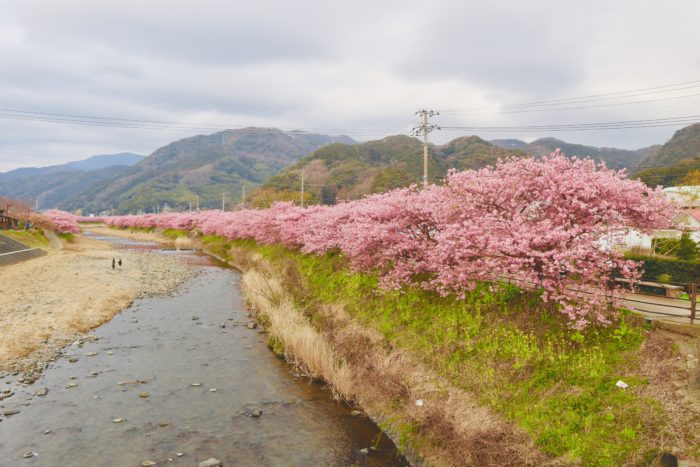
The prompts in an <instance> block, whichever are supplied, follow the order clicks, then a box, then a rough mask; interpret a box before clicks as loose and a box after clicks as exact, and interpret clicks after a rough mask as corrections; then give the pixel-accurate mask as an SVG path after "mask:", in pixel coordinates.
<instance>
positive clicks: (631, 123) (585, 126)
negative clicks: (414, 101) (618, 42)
mask: <svg viewBox="0 0 700 467" xmlns="http://www.w3.org/2000/svg"><path fill="white" fill-rule="evenodd" d="M698 121H700V115H687V116H679V117H664V118H655V119H645V120H622V121H614V122H595V123H568V124H548V125H518V126H476V125H475V126H443V127H441V129H443V130H461V131H463V130H470V131H589V130H606V129H628V128H651V127H660V126H677V125H687V124H690V123H695V122H698Z"/></svg>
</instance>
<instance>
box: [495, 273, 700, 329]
mask: <svg viewBox="0 0 700 467" xmlns="http://www.w3.org/2000/svg"><path fill="white" fill-rule="evenodd" d="M498 279H499V280H502V281H504V282H507V283H510V284H513V285H517V286H518V287H522V288H526V289H530V290H533V289H539V288H540V286H539V285H538V284H537V283H535V282H531V281H527V280H523V279H519V278H515V277H506V276H498ZM609 286H610V288H611V289H612V287H614V286H620V287H622V288H623V289H625V288H628V291H627V292H623V293H622V297H621V302H622V305H623V306H624V307H625V308H629V309H631V310H635V311H639V312H642V313H649V314H653V315H661V316H669V317H674V318H688V319H689V320H690V324H693V323H694V321H695V317H696V310H697V292H698V287H697V284H696V283H694V282H646V281H630V280H628V279H622V278H616V279H614V280H613V281H611V284H609ZM572 290H574V291H575V292H576V293H577V294H580V295H593V292H591V291H590V290H585V289H572Z"/></svg>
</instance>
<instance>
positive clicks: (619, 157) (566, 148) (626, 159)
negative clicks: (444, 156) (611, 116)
mask: <svg viewBox="0 0 700 467" xmlns="http://www.w3.org/2000/svg"><path fill="white" fill-rule="evenodd" d="M491 143H492V144H495V145H497V146H500V147H504V148H509V149H511V148H517V149H520V150H521V151H524V152H525V153H527V154H528V155H530V156H533V157H544V156H546V155H547V154H550V153H551V152H553V151H554V150H556V149H557V148H560V149H561V150H562V151H563V152H564V154H566V155H567V156H576V157H590V158H591V159H593V160H595V161H597V162H605V164H606V165H607V166H608V167H610V168H611V169H618V170H619V169H629V170H632V169H634V168H635V167H636V166H637V165H639V164H641V163H642V161H643V160H644V159H645V158H648V157H650V156H652V155H653V154H654V153H655V152H656V151H658V150H659V149H660V148H661V146H660V145H655V146H649V147H646V148H641V149H632V150H630V149H617V148H606V147H596V146H586V145H583V144H574V143H568V142H566V141H562V140H560V139H556V138H540V139H537V140H535V141H533V142H532V143H526V142H525V141H522V140H518V139H496V140H492V141H491Z"/></svg>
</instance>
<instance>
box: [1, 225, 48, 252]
mask: <svg viewBox="0 0 700 467" xmlns="http://www.w3.org/2000/svg"><path fill="white" fill-rule="evenodd" d="M2 234H3V235H5V236H6V237H9V238H11V239H12V240H16V241H18V242H20V243H22V244H24V245H27V246H28V247H30V248H48V247H49V239H48V238H46V236H45V235H44V232H42V231H41V230H38V229H30V230H3V231H2Z"/></svg>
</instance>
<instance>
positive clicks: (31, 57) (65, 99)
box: [0, 0, 700, 171]
mask: <svg viewBox="0 0 700 467" xmlns="http://www.w3.org/2000/svg"><path fill="white" fill-rule="evenodd" d="M0 12H1V13H0V108H2V109H5V110H0V114H1V115H2V116H0V125H1V128H2V131H1V132H0V171H6V170H10V169H13V168H16V167H22V166H45V165H52V164H58V163H62V162H67V161H71V160H78V159H83V158H86V157H89V156H91V155H94V154H105V153H114V152H121V151H131V152H136V153H141V154H148V153H150V152H152V151H153V150H155V149H157V148H158V147H159V146H162V145H164V144H167V143H168V142H171V141H173V140H176V139H179V138H183V137H187V136H191V135H193V134H196V132H195V131H188V130H186V129H178V130H172V129H169V130H163V129H157V130H154V129H133V128H114V127H101V126H85V125H70V124H65V123H60V124H59V123H49V122H42V121H29V120H25V119H17V118H16V117H17V115H24V116H26V115H28V114H18V113H17V112H11V110H15V111H16V110H20V111H32V112H45V113H56V114H70V115H81V116H97V117H110V118H123V119H133V120H154V121H167V122H178V123H179V122H182V123H186V124H188V125H190V126H199V127H204V128H209V127H212V128H218V127H222V128H223V127H224V126H230V127H240V126H248V125H255V126H277V127H283V128H298V129H309V130H311V129H318V131H319V132H324V131H323V129H332V131H336V130H343V132H344V133H347V134H349V135H351V136H353V137H355V138H356V139H359V140H367V139H375V138H379V137H382V136H385V135H386V134H390V133H395V132H397V131H405V130H406V129H408V128H409V127H410V126H411V124H412V123H413V122H414V121H415V118H412V115H413V113H414V112H415V111H416V110H417V109H419V108H422V107H426V108H430V109H435V110H449V109H463V108H473V107H482V108H483V107H488V108H489V109H487V110H488V112H477V113H470V114H464V113H443V114H441V115H440V116H439V117H436V118H435V119H434V122H435V123H437V124H439V125H442V126H465V125H472V126H474V125H477V126H480V125H498V126H503V125H507V126H522V125H531V124H557V123H562V124H568V123H590V122H610V121H622V120H640V119H650V118H661V117H676V116H686V115H696V114H700V96H692V97H679V98H675V97H676V96H687V95H692V94H700V87H695V88H689V89H685V90H680V91H677V92H674V93H665V94H658V95H653V96H644V97H633V98H631V99H630V98H627V99H626V100H625V99H622V100H618V101H616V102H626V101H630V100H639V99H645V100H649V99H650V98H654V99H656V98H660V97H674V99H667V100H663V101H658V100H657V101H655V102H646V103H639V104H623V105H617V106H611V107H595V108H588V109H578V110H568V111H547V112H525V113H504V112H502V111H501V112H494V111H492V109H491V107H493V106H498V105H509V104H517V103H522V102H532V101H539V100H548V99H558V98H567V97H576V96H586V95H592V94H600V93H609V92H617V91H626V90H632V89H641V88H648V87H652V86H659V85H666V84H671V83H680V82H688V81H693V80H700V49H698V44H700V28H699V27H698V24H699V22H700V1H697V0H683V1H674V0H667V1H665V2H659V1H658V0H653V1H646V0H629V1H615V0H605V1H596V0H588V1H585V2H582V1H576V2H575V1H555V0H552V1H544V0H528V1H522V0H513V1H494V0H492V1H490V2H485V1H480V2H476V1H465V0H462V1H440V0H432V1H430V2H425V1H423V2H417V1H416V2H413V1H407V0H401V1H390V0H389V1H387V0H385V1H381V2H380V1H377V0H374V1H357V0H355V1H345V2H338V1H329V0H327V1H305V0H295V1H289V0H287V1H260V0H256V1H245V2H243V1H238V0H233V1H211V0H198V1H196V2H194V1H191V2H185V1H176V0H162V1H154V0H120V1H111V0H100V1H95V0H84V1H83V0H81V1H78V0H60V1H57V0H45V1H41V0H21V1H7V0H0ZM697 84H700V83H696V85H697ZM606 102H607V101H606ZM7 109H10V110H7ZM8 115H9V117H8ZM45 117H46V116H45ZM172 126H173V125H171V127H172ZM679 127H680V126H677V127H663V128H644V129H631V130H630V129H627V130H618V131H588V132H586V131H582V132H560V133H554V132H551V131H543V132H534V131H527V132H512V133H502V132H498V133H496V132H485V131H480V132H479V135H480V136H482V137H483V138H486V139H493V138H505V137H516V138H521V139H526V140H532V139H535V138H538V137H543V136H554V137H558V138H560V139H565V140H567V141H570V142H576V143H583V144H591V145H597V146H614V147H625V148H637V147H643V146H647V145H650V144H655V143H663V142H664V141H666V140H667V139H668V138H670V137H671V135H672V134H673V131H674V130H676V129H678V128H679ZM327 131H328V132H330V131H331V130H327ZM200 132H201V131H200ZM209 132H211V131H209ZM472 133H473V132H464V131H451V132H450V131H440V132H435V133H433V135H432V137H433V138H434V140H435V141H437V142H444V141H447V140H449V139H451V138H453V137H456V136H460V135H463V134H472Z"/></svg>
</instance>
